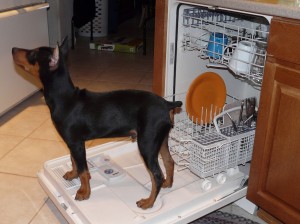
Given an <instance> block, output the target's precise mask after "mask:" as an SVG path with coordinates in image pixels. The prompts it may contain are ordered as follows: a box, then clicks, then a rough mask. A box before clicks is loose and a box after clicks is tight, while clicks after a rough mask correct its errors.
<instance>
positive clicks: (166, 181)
mask: <svg viewBox="0 0 300 224" xmlns="http://www.w3.org/2000/svg"><path fill="white" fill-rule="evenodd" d="M172 182H173V181H170V180H164V182H163V184H162V186H161V187H162V188H171V187H172V185H173V183H172Z"/></svg>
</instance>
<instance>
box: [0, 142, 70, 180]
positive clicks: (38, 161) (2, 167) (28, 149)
mask: <svg viewBox="0 0 300 224" xmlns="http://www.w3.org/2000/svg"><path fill="white" fill-rule="evenodd" d="M67 154H69V150H68V149H67V147H66V146H65V144H64V143H62V142H57V141H49V140H39V139H31V138H27V139H26V140H24V141H22V142H21V143H20V144H19V145H18V146H17V147H16V148H14V149H13V150H12V151H10V152H9V153H8V154H7V155H6V156H5V157H3V158H2V159H1V160H0V172H3V173H10V174H16V175H23V176H30V177H36V173H37V172H38V171H39V170H40V169H41V168H42V167H43V164H44V163H45V162H46V161H48V160H51V159H54V158H57V157H61V156H63V155H67Z"/></svg>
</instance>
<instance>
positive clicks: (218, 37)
mask: <svg viewBox="0 0 300 224" xmlns="http://www.w3.org/2000/svg"><path fill="white" fill-rule="evenodd" d="M227 44H228V37H227V35H226V34H224V33H215V32H213V33H211V34H210V37H209V43H208V45H207V56H209V57H211V58H215V59H219V58H222V55H223V49H224V48H225V46H226V45H227Z"/></svg>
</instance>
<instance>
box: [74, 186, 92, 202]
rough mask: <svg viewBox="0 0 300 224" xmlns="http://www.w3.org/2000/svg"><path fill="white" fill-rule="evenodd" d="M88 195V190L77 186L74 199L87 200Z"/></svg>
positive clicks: (89, 193) (89, 192)
mask: <svg viewBox="0 0 300 224" xmlns="http://www.w3.org/2000/svg"><path fill="white" fill-rule="evenodd" d="M90 195H91V191H90V190H86V189H82V188H79V190H78V191H77V193H76V196H75V200H77V201H83V200H87V199H89V197H90Z"/></svg>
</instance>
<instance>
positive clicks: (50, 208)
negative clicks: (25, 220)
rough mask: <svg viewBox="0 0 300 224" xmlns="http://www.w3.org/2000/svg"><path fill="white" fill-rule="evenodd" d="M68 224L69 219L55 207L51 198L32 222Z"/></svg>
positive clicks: (34, 223)
mask: <svg viewBox="0 0 300 224" xmlns="http://www.w3.org/2000/svg"><path fill="white" fill-rule="evenodd" d="M41 223H42V224H46V223H49V224H50V223H51V224H67V223H68V222H67V220H66V219H65V218H64V217H63V215H62V214H61V213H60V211H59V210H58V208H56V207H55V205H54V204H53V202H52V201H51V200H50V199H47V201H46V203H45V204H44V205H43V207H42V208H41V210H40V211H39V213H38V214H37V215H36V216H35V217H34V218H33V219H32V221H31V222H30V224H41Z"/></svg>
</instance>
